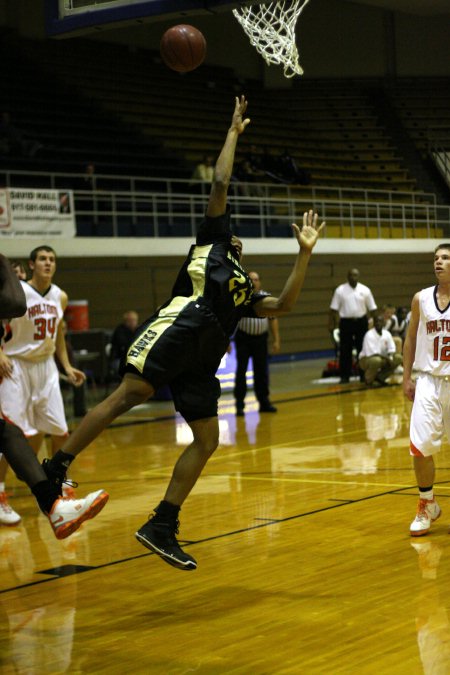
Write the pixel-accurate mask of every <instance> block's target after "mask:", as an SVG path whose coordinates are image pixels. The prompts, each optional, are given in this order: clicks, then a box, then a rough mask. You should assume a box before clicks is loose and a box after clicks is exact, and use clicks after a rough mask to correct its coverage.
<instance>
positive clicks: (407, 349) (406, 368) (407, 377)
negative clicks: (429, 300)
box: [403, 293, 420, 401]
mask: <svg viewBox="0 0 450 675" xmlns="http://www.w3.org/2000/svg"><path fill="white" fill-rule="evenodd" d="M419 321H420V305H419V293H416V294H415V296H414V297H413V300H412V303H411V319H410V322H409V326H408V332H407V333H406V338H405V342H404V344H403V392H404V394H405V396H406V397H407V398H409V400H410V401H414V394H415V391H416V385H415V383H414V381H413V379H412V368H413V364H414V358H415V355H416V343H417V330H418V328H419Z"/></svg>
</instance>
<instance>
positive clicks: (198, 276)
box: [163, 210, 260, 337]
mask: <svg viewBox="0 0 450 675" xmlns="http://www.w3.org/2000/svg"><path fill="white" fill-rule="evenodd" d="M229 218H230V212H229V210H227V212H226V213H225V214H224V215H223V216H219V217H217V218H205V220H204V221H203V223H202V225H201V227H200V229H199V235H198V236H197V241H199V240H200V241H202V242H205V241H206V242H207V241H208V236H207V233H208V229H209V231H210V233H211V237H210V238H211V239H214V240H213V241H210V242H208V243H202V244H198V243H196V244H194V245H193V246H191V248H190V250H189V253H188V256H187V258H186V260H185V262H184V264H183V266H182V268H181V270H180V272H179V274H178V277H177V279H176V281H175V284H174V286H173V289H172V297H171V299H170V300H169V301H168V302H167V303H165V305H164V306H163V307H164V308H165V310H167V308H168V307H170V306H172V307H174V308H175V307H180V306H182V305H184V304H185V303H186V304H187V303H188V302H192V301H195V302H198V303H199V304H201V305H206V306H207V307H208V309H209V310H210V311H211V312H212V314H214V316H215V317H216V319H217V321H218V322H219V324H220V325H221V327H222V330H223V332H224V333H225V335H227V336H228V337H230V336H231V335H232V334H233V332H234V330H235V328H236V326H237V324H238V322H239V320H240V319H241V318H242V317H243V316H255V314H254V312H253V310H252V305H253V303H254V302H256V301H257V300H258V299H260V298H259V297H257V296H255V297H253V286H252V282H251V280H250V278H249V276H248V274H247V272H246V271H245V270H244V269H243V268H242V267H241V265H240V263H239V260H238V257H237V256H236V255H235V254H234V251H233V248H232V247H231V245H230V239H231V232H230V230H229ZM227 232H229V233H230V236H229V237H226V233H227ZM200 235H201V236H200ZM224 235H225V236H224Z"/></svg>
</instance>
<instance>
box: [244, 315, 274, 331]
mask: <svg viewBox="0 0 450 675" xmlns="http://www.w3.org/2000/svg"><path fill="white" fill-rule="evenodd" d="M238 330H240V331H242V332H243V333H247V335H262V334H263V333H267V331H268V330H269V319H268V318H267V317H266V316H264V317H262V318H259V317H258V318H255V319H253V318H251V317H244V318H243V319H241V320H240V321H239V323H238Z"/></svg>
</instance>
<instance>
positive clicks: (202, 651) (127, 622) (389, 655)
mask: <svg viewBox="0 0 450 675" xmlns="http://www.w3.org/2000/svg"><path fill="white" fill-rule="evenodd" d="M323 367H324V364H323V362H321V361H311V362H296V363H292V364H278V365H277V364H275V365H274V366H273V367H272V394H273V395H272V398H273V400H274V402H275V403H277V405H278V413H277V414H265V415H259V413H258V412H257V411H256V406H255V405H254V404H251V403H250V405H249V406H248V413H247V415H246V417H245V418H236V417H235V415H234V408H233V404H232V400H231V398H230V396H229V395H225V396H224V397H223V399H222V402H221V415H220V430H221V446H220V449H219V450H218V451H217V452H216V453H215V455H214V456H213V457H212V459H211V460H210V462H209V464H208V465H207V467H206V470H205V472H204V475H203V476H202V478H201V479H200V481H199V482H198V484H197V486H196V488H195V489H194V491H193V493H192V495H191V496H190V498H189V499H188V501H187V502H186V504H185V506H184V508H183V510H182V513H181V530H180V539H181V540H182V541H183V542H185V546H186V548H187V550H188V551H189V552H190V553H192V554H193V555H194V556H195V558H197V560H198V565H199V566H198V569H197V570H196V571H195V572H189V573H186V572H181V571H179V570H176V569H174V568H172V567H170V566H168V565H167V564H165V563H163V562H162V561H161V560H160V559H159V558H157V557H156V556H155V555H152V554H150V552H149V551H147V550H146V549H145V548H143V547H142V546H141V545H140V544H138V542H137V541H136V540H135V538H134V532H135V530H136V529H137V528H138V527H139V526H140V525H141V524H142V523H143V522H144V521H145V520H146V517H147V514H148V513H149V512H150V511H151V510H152V507H153V506H154V505H156V504H157V503H158V501H159V500H160V498H161V496H162V494H163V491H164V488H165V485H166V483H167V480H168V478H169V475H170V472H171V469H172V466H173V464H174V461H175V459H176V457H177V456H178V454H179V452H180V450H181V449H182V448H183V447H184V446H185V444H187V443H188V442H189V430H188V428H187V427H186V425H185V424H183V422H182V420H181V419H179V418H177V417H175V416H174V415H173V413H172V407H171V404H170V403H158V404H156V405H154V406H151V407H148V406H144V407H143V408H141V409H139V410H137V411H134V412H133V413H132V414H129V415H127V416H125V417H124V418H122V419H120V420H118V423H117V424H116V425H115V426H114V427H113V428H111V429H109V430H107V431H106V432H104V433H103V435H102V436H101V437H100V438H99V439H98V440H97V441H96V442H95V443H94V444H92V446H91V447H90V448H89V449H88V450H86V451H85V452H84V453H83V454H82V455H81V456H80V457H79V458H78V460H77V461H76V463H75V464H74V467H73V472H72V475H73V477H74V478H75V479H76V480H78V481H79V482H80V488H79V493H80V494H83V493H85V492H88V491H91V490H93V489H94V488H98V487H103V488H105V489H107V490H108V491H109V493H110V501H109V503H108V504H107V506H106V507H105V509H104V511H103V512H102V513H101V514H100V515H99V516H98V517H97V518H96V519H95V520H93V521H90V522H88V523H87V524H85V525H84V526H83V527H82V529H81V530H80V531H79V532H78V533H76V534H75V535H73V536H72V537H70V538H69V539H67V540H65V541H64V542H58V541H57V540H56V539H55V538H54V536H53V534H52V533H51V530H50V527H49V525H48V523H47V521H46V519H45V517H44V516H42V515H40V514H39V513H38V511H37V509H36V506H35V502H34V500H33V499H32V498H31V497H30V496H28V492H27V490H26V489H25V488H24V487H23V485H22V484H20V483H19V482H18V481H17V480H16V479H15V478H13V477H12V476H10V477H9V484H8V485H9V487H10V488H11V492H12V496H11V498H10V503H11V505H12V506H13V508H15V509H16V510H17V511H18V512H19V513H21V515H22V523H21V524H20V526H17V527H10V528H7V527H1V528H0V618H1V621H0V666H1V667H0V671H1V673H5V674H9V673H26V674H27V675H31V674H32V675H40V674H41V673H42V674H45V675H48V674H49V673H51V674H54V673H71V674H77V675H78V674H81V673H83V674H84V673H86V674H97V673H117V674H121V673H155V674H156V675H159V674H161V675H162V674H164V675H181V674H187V673H196V674H200V675H219V674H228V673H230V674H236V675H237V674H245V675H246V674H249V675H250V674H256V675H272V674H278V673H280V674H284V673H293V674H305V675H306V674H307V675H316V674H317V675H330V674H331V675H335V674H336V675H337V674H341V673H342V674H353V673H354V674H358V675H361V674H362V675H366V674H367V675H369V674H374V675H375V674H376V675H380V674H381V675H391V674H392V675H402V674H403V673H405V674H408V675H415V674H416V673H417V674H418V673H426V674H427V675H428V674H431V673H433V674H439V675H443V674H446V673H450V623H449V611H450V566H449V564H448V561H449V559H450V536H449V535H448V520H447V519H450V508H449V507H450V504H449V503H448V502H447V499H448V498H449V496H450V465H449V463H448V459H447V457H448V455H447V453H448V447H447V446H446V447H445V448H444V451H443V452H442V453H441V455H440V456H439V457H438V459H437V466H438V473H437V480H438V482H437V485H436V493H437V497H438V500H439V501H440V503H441V506H442V508H443V512H444V515H443V517H442V518H441V519H440V520H438V521H437V522H436V524H435V525H434V526H433V528H432V532H431V533H430V534H429V535H428V536H426V537H423V538H419V539H414V540H413V539H411V537H410V536H409V534H408V532H409V523H410V521H411V520H412V519H413V517H414V515H415V508H416V501H417V499H416V489H415V487H414V477H413V473H412V470H411V462H410V458H409V455H408V420H409V411H410V404H409V403H408V401H406V400H405V399H404V397H403V394H402V391H401V387H399V386H392V387H388V388H383V389H373V390H369V389H366V388H364V387H363V386H361V385H359V383H356V382H355V383H352V384H350V385H345V386H344V387H341V386H340V385H338V384H335V383H333V382H330V381H327V382H325V383H313V382H312V380H314V379H317V378H319V377H320V374H321V370H322V368H323Z"/></svg>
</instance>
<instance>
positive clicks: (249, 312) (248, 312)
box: [242, 291, 272, 319]
mask: <svg viewBox="0 0 450 675" xmlns="http://www.w3.org/2000/svg"><path fill="white" fill-rule="evenodd" d="M268 295H272V293H267V291H256V292H254V293H252V296H251V298H250V303H249V304H248V305H246V306H245V307H244V311H243V314H242V316H243V317H244V316H245V317H249V318H250V319H260V318H261V317H260V316H258V315H257V314H256V312H255V310H254V309H253V307H254V305H255V303H257V302H258V300H261V299H262V298H265V297H267V296H268ZM268 318H270V317H268Z"/></svg>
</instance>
